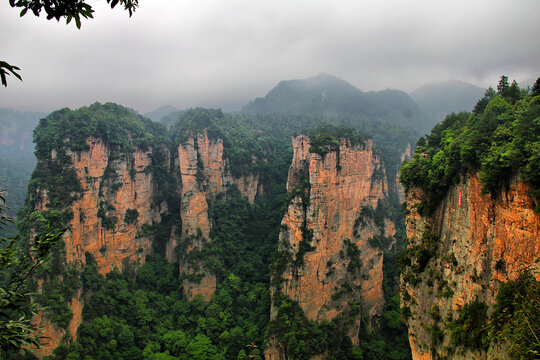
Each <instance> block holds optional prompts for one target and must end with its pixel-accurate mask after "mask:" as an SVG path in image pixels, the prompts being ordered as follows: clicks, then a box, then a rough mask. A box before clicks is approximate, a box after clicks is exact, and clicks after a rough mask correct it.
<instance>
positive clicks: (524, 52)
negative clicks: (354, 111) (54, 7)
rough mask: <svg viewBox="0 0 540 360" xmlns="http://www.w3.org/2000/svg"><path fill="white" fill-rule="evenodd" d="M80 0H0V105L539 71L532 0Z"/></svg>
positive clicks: (151, 100)
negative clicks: (78, 11)
mask: <svg viewBox="0 0 540 360" xmlns="http://www.w3.org/2000/svg"><path fill="white" fill-rule="evenodd" d="M88 3H89V4H91V5H92V6H93V8H94V10H95V13H94V19H91V20H86V21H84V20H83V23H82V27H81V29H80V30H78V29H77V28H76V27H75V24H74V22H73V23H72V24H69V25H66V24H65V20H62V21H60V22H57V21H56V20H51V21H47V20H46V18H45V17H44V16H43V15H42V16H41V17H40V18H36V17H35V16H33V14H31V12H28V13H27V15H25V16H24V17H22V18H21V17H19V10H17V9H13V8H11V7H10V6H9V2H8V1H7V0H2V1H0V44H1V51H0V60H3V61H7V62H8V63H10V64H13V65H17V66H19V67H20V68H21V71H20V73H21V75H22V76H23V82H19V81H18V80H17V79H15V78H14V77H13V76H12V77H10V78H9V79H8V87H7V88H4V87H1V88H0V108H11V109H17V110H33V111H45V112H48V111H53V110H55V109H58V108H62V107H66V106H67V107H70V108H78V107H80V106H84V105H89V104H91V103H94V102H96V101H99V102H107V101H113V102H117V103H119V104H122V105H124V106H129V107H132V108H134V109H136V110H137V111H139V112H141V113H144V112H148V111H152V110H154V109H156V108H158V107H160V106H162V105H173V106H176V107H177V108H188V107H196V106H213V107H222V108H223V109H225V110H234V109H238V108H240V107H241V106H242V105H244V104H246V103H247V102H249V101H250V100H252V99H254V98H255V97H261V96H265V95H266V93H267V92H268V91H269V90H270V89H271V88H272V87H274V86H275V85H276V84H277V83H278V82H279V81H281V80H290V79H302V78H307V77H311V76H315V75H317V74H319V73H321V72H325V73H329V74H332V75H335V76H338V77H340V78H342V79H344V80H346V81H348V82H350V83H351V84H353V85H355V86H356V87H358V88H359V89H361V90H364V91H370V90H382V89H386V88H392V89H400V90H404V91H407V92H410V91H413V90H415V89H416V88H418V87H420V86H422V85H424V84H426V83H431V82H440V81H446V80H462V81H467V82H470V83H473V84H476V85H479V86H481V87H487V86H489V85H493V86H496V84H497V82H498V79H499V77H500V76H501V75H502V74H505V75H508V76H509V78H510V79H516V80H517V81H518V82H520V84H522V85H529V84H530V83H531V82H533V81H534V80H536V79H537V78H538V76H540V40H539V36H540V21H538V14H540V1H539V0H516V1H508V0H474V1H473V0H467V1H462V0H452V1H433V0H425V1H424V0H422V1H416V0H415V1H406V0H339V1H338V0H139V4H140V7H139V8H138V9H137V11H136V12H135V13H134V14H133V16H132V17H131V18H130V17H129V16H128V13H127V12H125V11H123V10H122V9H120V6H117V8H115V9H114V10H111V9H110V8H109V7H108V6H107V3H106V2H105V1H104V0H101V1H94V0H88ZM527 82H528V83H527ZM524 83H525V84H524Z"/></svg>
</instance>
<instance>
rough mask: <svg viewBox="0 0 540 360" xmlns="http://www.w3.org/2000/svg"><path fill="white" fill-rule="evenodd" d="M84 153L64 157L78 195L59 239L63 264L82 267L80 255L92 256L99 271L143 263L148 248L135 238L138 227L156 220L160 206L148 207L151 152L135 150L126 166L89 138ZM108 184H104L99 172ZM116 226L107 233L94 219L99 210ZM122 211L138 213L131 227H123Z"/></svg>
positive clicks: (150, 203) (147, 242)
mask: <svg viewBox="0 0 540 360" xmlns="http://www.w3.org/2000/svg"><path fill="white" fill-rule="evenodd" d="M88 144H89V145H90V150H89V151H83V152H81V153H72V154H70V155H71V157H72V160H73V165H74V167H75V170H76V172H77V176H78V178H79V180H80V183H81V186H82V189H83V192H82V195H81V196H80V198H79V199H78V200H76V201H75V202H74V203H73V205H72V211H73V219H72V221H71V229H70V231H69V233H68V234H67V236H66V238H65V242H66V260H67V262H68V263H73V262H79V263H82V264H84V263H85V255H84V253H85V252H90V253H91V254H92V255H94V257H95V259H96V262H97V264H98V268H99V272H100V273H101V274H106V273H108V272H110V271H111V270H113V269H115V268H116V269H118V270H120V269H122V265H123V262H125V261H128V262H136V263H139V262H141V261H144V258H145V256H146V255H147V254H148V252H149V251H150V249H151V244H150V239H149V238H148V237H145V236H140V232H141V227H142V225H143V224H152V222H153V221H159V220H160V215H161V213H162V212H163V211H164V210H165V209H164V206H160V205H159V204H157V205H155V206H154V205H153V194H154V192H153V189H154V188H153V184H152V175H151V174H150V173H147V172H145V169H146V167H148V166H149V165H150V164H151V151H150V150H149V151H147V152H142V151H137V152H135V153H134V154H133V159H132V163H131V162H130V161H126V160H114V161H109V159H110V155H111V153H110V150H109V149H108V148H107V147H106V146H105V145H104V144H103V143H102V142H101V141H100V140H95V139H89V140H88ZM107 168H108V169H109V170H108V172H109V173H111V172H112V175H108V177H109V178H108V179H104V175H105V171H106V170H107ZM100 208H101V209H104V210H105V212H106V216H107V217H109V218H111V219H114V220H113V221H115V222H116V225H115V226H114V228H110V229H107V228H105V227H104V226H103V224H102V219H101V218H100V217H99V216H98V211H99V209H100ZM128 209H131V210H137V212H138V213H139V215H138V217H137V219H136V221H134V222H133V223H131V224H126V223H125V222H124V216H125V214H126V211H127V210H128Z"/></svg>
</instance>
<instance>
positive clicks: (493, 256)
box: [402, 174, 540, 360]
mask: <svg viewBox="0 0 540 360" xmlns="http://www.w3.org/2000/svg"><path fill="white" fill-rule="evenodd" d="M460 193H461V206H460V204H459V202H460ZM530 194H531V189H530V187H529V186H528V185H526V184H525V183H523V182H522V181H521V180H520V179H519V178H517V177H516V178H514V179H513V180H512V181H511V183H510V186H509V189H508V190H504V191H501V192H500V193H499V194H498V196H497V197H496V198H492V197H491V196H490V195H486V194H482V185H481V184H480V181H479V179H478V175H477V174H472V175H470V176H467V177H466V178H465V179H464V181H462V183H461V184H459V185H455V186H453V187H452V188H451V189H450V191H449V192H448V194H447V195H446V197H445V198H444V199H443V201H442V202H441V204H440V205H439V206H438V207H437V209H436V211H435V212H434V214H433V215H432V216H431V217H422V216H420V215H419V214H418V211H417V209H416V206H415V205H416V204H418V203H419V198H420V193H419V192H418V191H417V190H413V189H411V190H410V191H409V193H408V194H407V196H408V206H407V207H408V209H409V211H410V213H409V215H408V216H407V237H408V238H409V241H410V245H409V250H408V252H409V256H410V259H411V260H410V261H411V262H410V264H409V266H408V267H406V269H405V271H404V274H403V275H402V306H403V307H404V309H405V311H404V313H405V314H408V320H407V324H408V328H409V339H410V344H411V349H412V350H413V359H415V360H416V359H438V358H442V357H444V358H449V359H473V358H478V359H481V358H482V359H483V358H486V357H487V358H490V359H492V358H501V357H502V358H505V356H504V350H503V349H501V348H497V347H494V346H493V345H491V347H489V345H488V346H486V347H484V348H483V349H481V348H478V347H471V346H463V344H462V343H456V342H455V341H454V340H453V339H452V336H451V333H452V332H454V333H455V330H453V331H452V330H451V327H452V323H453V322H455V321H456V320H457V319H459V318H460V314H461V313H462V310H463V309H464V307H466V306H467V307H470V306H472V304H475V306H476V307H477V309H484V311H486V314H485V315H484V317H486V316H489V315H490V314H491V313H492V311H493V306H494V304H495V302H496V296H497V294H498V291H499V288H500V285H501V282H505V281H508V280H515V279H516V278H517V277H518V275H519V273H520V271H521V270H522V269H524V268H529V267H530V268H538V263H537V261H538V257H539V254H540V215H539V214H538V213H535V211H534V209H533V207H532V206H531V201H532V198H530Z"/></svg>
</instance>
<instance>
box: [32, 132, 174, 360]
mask: <svg viewBox="0 0 540 360" xmlns="http://www.w3.org/2000/svg"><path fill="white" fill-rule="evenodd" d="M87 144H88V146H89V149H88V150H85V151H81V152H77V153H75V152H71V151H66V153H67V155H68V156H69V157H70V159H71V162H72V165H73V169H74V170H75V172H76V175H77V180H78V181H79V183H80V185H81V189H82V191H81V193H80V194H78V197H77V199H76V200H74V201H73V203H72V205H71V209H70V210H71V212H72V213H73V217H72V219H71V221H70V223H69V229H68V231H67V232H66V234H65V235H64V242H65V258H66V263H67V264H71V265H73V266H75V267H77V268H81V266H82V265H84V264H85V263H86V256H85V253H86V252H88V253H90V254H92V255H93V257H94V258H95V260H96V262H97V265H98V270H99V272H100V273H101V274H106V273H108V272H110V271H112V270H113V269H117V270H121V269H122V267H123V264H124V263H125V262H128V263H141V262H143V261H144V258H145V256H146V255H147V254H148V253H149V252H150V251H151V241H150V238H149V237H148V236H144V235H142V234H143V231H142V226H143V225H144V224H147V225H150V224H152V222H158V221H159V220H160V218H161V214H162V213H163V212H164V211H166V207H165V205H164V204H154V201H153V199H154V184H153V182H152V175H151V173H150V172H149V171H145V170H147V168H148V166H150V165H151V154H152V151H151V149H150V150H148V151H140V150H137V151H135V152H134V153H133V156H132V157H131V158H127V159H126V158H125V157H122V156H120V155H119V154H116V153H114V152H112V151H111V149H110V148H109V147H108V146H106V145H105V144H104V143H103V142H102V141H101V140H98V139H94V138H89V139H88V140H87ZM50 156H51V158H52V159H55V157H56V156H57V153H56V151H55V150H53V151H52V153H51V155H50ZM40 199H41V201H39V202H38V203H37V204H36V209H35V210H45V209H46V208H47V203H48V201H49V199H48V196H47V191H46V190H42V193H41V196H40ZM135 211H136V212H135ZM130 213H131V218H130ZM126 214H127V215H126ZM134 214H137V215H134ZM80 295H81V294H80V291H78V292H77V294H76V296H75V297H74V298H73V299H71V300H70V302H69V303H70V308H71V310H72V312H73V319H72V321H71V323H70V326H69V332H70V334H71V336H72V338H73V339H76V337H77V328H78V326H79V325H80V323H81V314H82V307H83V304H82V301H83V299H82V298H80ZM40 322H41V324H42V325H44V328H45V334H46V336H48V337H49V339H48V341H47V343H46V344H44V345H43V347H42V349H40V354H41V355H50V354H51V352H52V350H53V349H54V348H55V347H56V346H58V344H59V343H60V340H61V338H62V336H63V334H64V330H62V329H58V328H56V326H55V325H53V324H50V323H49V322H48V320H47V319H42V320H40Z"/></svg>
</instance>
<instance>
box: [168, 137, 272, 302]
mask: <svg viewBox="0 0 540 360" xmlns="http://www.w3.org/2000/svg"><path fill="white" fill-rule="evenodd" d="M178 168H179V172H180V178H181V186H182V187H181V189H182V190H181V207H180V218H181V220H182V239H181V240H180V241H183V242H185V247H186V253H185V256H184V258H183V259H180V274H182V275H192V276H193V275H196V276H197V277H198V279H197V281H193V280H189V278H188V279H186V280H184V282H183V285H184V293H185V294H186V296H187V298H188V299H192V298H193V297H194V296H196V295H201V296H202V297H203V298H204V299H205V300H209V299H210V296H212V294H213V293H214V291H215V290H216V278H215V276H214V275H213V274H211V273H210V272H209V271H208V270H207V269H205V268H204V266H199V264H193V263H192V262H191V260H190V256H189V254H190V253H192V252H193V251H194V250H200V249H201V248H202V247H204V243H205V242H206V241H208V239H209V236H210V229H211V224H210V221H209V217H208V203H209V202H211V201H213V200H215V198H216V196H217V195H218V194H220V193H222V192H224V191H226V190H227V188H228V187H230V186H236V187H237V188H238V190H239V191H240V193H241V194H242V195H243V196H245V197H247V199H248V200H249V201H250V202H253V201H254V200H255V196H256V195H257V194H258V193H260V192H261V191H262V188H261V185H260V184H259V178H258V175H253V174H249V175H245V176H242V177H233V176H232V175H231V174H230V171H229V162H228V160H227V159H226V158H224V157H223V140H222V139H213V138H209V137H208V133H207V131H206V130H205V131H204V132H199V133H194V134H191V135H190V136H188V137H187V139H186V140H185V141H183V142H182V143H180V144H179V145H178ZM195 268H197V270H194V269H195Z"/></svg>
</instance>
